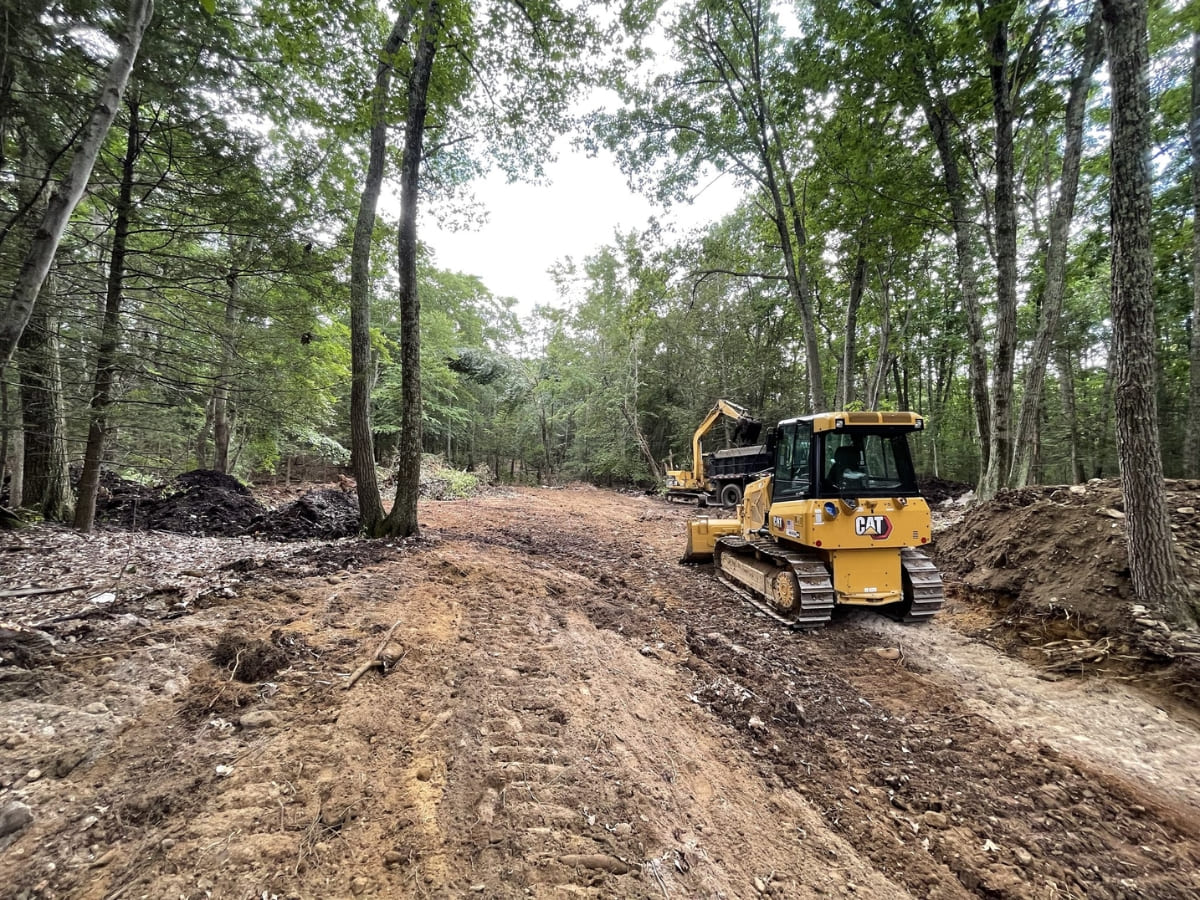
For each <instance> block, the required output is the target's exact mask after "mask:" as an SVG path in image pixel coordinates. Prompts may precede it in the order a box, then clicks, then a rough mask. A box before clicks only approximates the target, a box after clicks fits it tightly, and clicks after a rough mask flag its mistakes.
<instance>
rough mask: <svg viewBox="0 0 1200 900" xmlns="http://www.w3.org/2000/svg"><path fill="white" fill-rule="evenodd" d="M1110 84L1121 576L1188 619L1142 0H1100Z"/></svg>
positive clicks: (1153, 603)
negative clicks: (1123, 546)
mask: <svg viewBox="0 0 1200 900" xmlns="http://www.w3.org/2000/svg"><path fill="white" fill-rule="evenodd" d="M1102 9H1103V17H1104V33H1105V38H1106V43H1107V48H1108V65H1109V72H1110V81H1111V85H1112V145H1111V162H1112V171H1111V179H1112V185H1111V188H1110V194H1109V196H1110V202H1111V211H1110V221H1111V228H1112V293H1111V304H1112V322H1113V347H1112V354H1111V357H1110V359H1111V363H1110V365H1111V369H1112V379H1113V388H1114V390H1113V399H1114V403H1115V407H1116V426H1117V455H1118V459H1119V462H1120V466H1121V480H1122V488H1123V492H1124V496H1125V514H1126V517H1125V530H1126V537H1127V541H1128V546H1129V571H1130V580H1131V581H1132V582H1133V589H1134V593H1135V595H1136V596H1137V598H1138V600H1139V601H1140V602H1142V603H1144V604H1146V605H1147V606H1150V607H1152V608H1154V609H1158V610H1162V611H1164V612H1165V613H1166V614H1167V615H1169V616H1170V617H1171V618H1172V619H1174V620H1176V621H1194V618H1195V613H1194V611H1193V609H1192V608H1191V606H1190V604H1189V599H1190V598H1189V597H1188V594H1187V588H1186V585H1185V584H1184V582H1183V581H1182V579H1181V577H1180V574H1179V566H1178V563H1177V561H1176V558H1175V546H1174V540H1173V538H1172V537H1171V526H1170V521H1169V520H1168V517H1167V504H1166V497H1165V485H1164V482H1163V465H1162V449H1161V447H1160V444H1159V433H1158V404H1157V399H1156V391H1155V386H1156V374H1157V373H1156V367H1155V334H1154V294H1153V254H1152V251H1151V241H1150V212H1151V197H1150V172H1149V163H1150V146H1151V144H1150V92H1149V86H1148V79H1149V52H1148V49H1147V11H1146V0H1102Z"/></svg>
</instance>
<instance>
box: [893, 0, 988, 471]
mask: <svg viewBox="0 0 1200 900" xmlns="http://www.w3.org/2000/svg"><path fill="white" fill-rule="evenodd" d="M900 8H901V12H902V15H903V17H904V24H905V28H906V30H907V31H908V33H909V37H910V38H911V39H912V40H913V41H914V43H915V44H916V46H917V47H919V48H920V49H919V50H918V51H917V53H916V55H915V56H914V58H913V59H912V60H911V61H910V65H911V67H912V70H913V75H914V80H915V84H916V86H917V88H918V90H919V94H918V96H917V101H918V102H919V103H920V104H921V110H922V112H923V113H924V114H925V121H926V123H927V124H928V126H929V132H930V134H931V135H932V136H933V141H934V144H935V146H936V147H937V150H938V158H939V159H940V160H941V163H942V184H943V186H944V187H945V190H946V200H947V202H948V203H949V206H950V218H951V225H952V227H953V230H954V266H955V272H956V274H957V276H958V285H959V291H960V293H961V294H962V304H963V310H964V312H965V313H966V317H967V343H968V345H969V348H970V349H969V352H968V367H967V369H968V372H969V374H970V383H971V402H972V405H973V406H974V409H975V432H976V439H977V440H978V442H979V460H980V473H979V484H978V485H977V487H979V488H980V489H982V487H983V477H984V473H985V472H986V471H987V466H988V459H989V457H990V449H991V445H992V401H991V397H990V396H989V395H988V362H987V344H986V342H985V340H984V332H983V313H982V311H981V310H980V307H979V282H978V276H977V273H976V271H975V252H974V248H973V244H974V241H973V236H972V230H973V228H974V225H973V218H972V216H971V214H970V211H969V210H968V209H967V202H966V192H965V189H964V186H963V178H962V170H961V168H960V166H959V159H958V150H957V148H956V147H955V138H954V135H953V133H952V131H951V128H952V123H953V122H955V121H956V119H955V115H954V112H953V110H951V109H950V104H949V102H948V101H947V100H946V97H945V96H944V94H942V92H941V89H940V87H939V88H938V89H937V90H934V85H936V84H937V82H936V81H935V80H934V79H933V78H932V77H931V74H930V68H931V66H932V64H933V60H935V59H936V52H935V50H934V48H933V47H932V46H931V42H930V40H929V39H928V37H927V36H926V34H925V33H924V30H923V28H922V24H921V22H919V21H918V19H917V13H916V10H915V9H914V8H913V4H912V3H911V2H910V0H904V2H903V4H902V6H901V7H900Z"/></svg>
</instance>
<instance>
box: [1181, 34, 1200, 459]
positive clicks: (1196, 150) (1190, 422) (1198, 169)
mask: <svg viewBox="0 0 1200 900" xmlns="http://www.w3.org/2000/svg"><path fill="white" fill-rule="evenodd" d="M1189 126H1190V127H1189V130H1188V133H1189V135H1190V140H1189V143H1190V144H1191V150H1192V339H1191V347H1190V351H1191V352H1190V354H1189V358H1190V367H1191V371H1190V377H1189V383H1188V415H1187V425H1186V428H1185V430H1184V438H1183V474H1184V477H1186V478H1195V477H1197V476H1200V31H1198V32H1196V33H1195V34H1193V35H1192V112H1191V121H1190V122H1189Z"/></svg>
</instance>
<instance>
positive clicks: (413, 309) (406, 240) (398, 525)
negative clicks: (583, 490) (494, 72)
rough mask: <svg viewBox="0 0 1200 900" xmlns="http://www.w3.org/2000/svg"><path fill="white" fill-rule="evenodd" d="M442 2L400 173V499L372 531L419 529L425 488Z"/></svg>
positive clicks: (433, 5) (433, 2) (425, 46)
mask: <svg viewBox="0 0 1200 900" xmlns="http://www.w3.org/2000/svg"><path fill="white" fill-rule="evenodd" d="M441 29H442V6H441V3H440V2H439V0H427V2H426V5H425V18H424V22H423V23H422V25H421V38H420V41H419V42H418V44H417V47H416V51H415V53H414V54H413V63H412V71H411V72H410V73H409V77H408V113H407V116H406V119H405V129H404V165H403V168H402V170H401V173H400V232H399V235H398V237H397V241H396V256H397V265H398V268H399V276H400V366H401V369H402V371H403V381H402V383H401V387H400V412H401V421H400V444H399V447H398V448H397V451H398V452H397V461H396V500H395V502H394V503H393V504H392V509H391V512H389V513H388V515H387V518H385V519H384V520H383V521H382V522H381V523H380V525H379V526H378V527H377V528H376V529H375V531H374V532H373V533H375V534H376V536H377V537H382V536H387V537H409V536H413V535H417V534H419V533H420V525H419V523H418V522H417V496H418V493H419V491H420V486H421V412H422V406H421V299H420V297H419V296H418V294H417V200H418V192H419V189H420V185H421V157H422V155H423V153H424V141H425V119H426V116H427V115H428V112H429V99H428V98H429V81H430V78H431V76H432V74H433V57H434V54H435V53H436V52H437V46H438V44H437V42H438V41H439V40H440V39H441Z"/></svg>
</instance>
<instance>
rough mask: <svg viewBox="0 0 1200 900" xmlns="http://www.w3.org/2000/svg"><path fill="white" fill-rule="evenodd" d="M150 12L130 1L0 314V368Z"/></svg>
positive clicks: (82, 183) (149, 1) (149, 3)
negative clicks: (82, 124)
mask: <svg viewBox="0 0 1200 900" xmlns="http://www.w3.org/2000/svg"><path fill="white" fill-rule="evenodd" d="M153 11H154V3H153V0H130V6H129V20H128V22H127V23H126V29H125V33H124V34H123V35H122V36H121V38H120V39H119V41H118V42H117V53H116V56H114V57H113V61H112V63H111V65H110V66H109V70H108V75H107V77H106V78H105V80H104V84H103V85H102V86H101V88H100V93H99V94H98V95H97V97H96V105H95V107H94V108H93V109H92V112H91V115H90V116H89V118H88V122H87V125H86V126H85V128H84V130H83V134H82V136H81V138H80V141H79V145H78V149H77V150H76V151H75V155H74V157H72V159H71V166H70V168H69V169H68V170H67V175H66V177H65V178H64V179H63V181H62V183H61V184H60V185H59V186H58V190H56V191H55V192H54V196H53V197H51V198H50V203H49V205H48V206H47V207H46V213H45V215H44V216H43V217H42V221H41V224H40V225H39V226H38V230H37V233H36V234H35V235H34V238H33V244H32V246H30V248H29V252H28V253H27V254H26V256H25V261H24V263H22V265H21V271H20V272H19V273H18V275H17V280H16V282H15V283H14V285H13V290H12V294H11V296H10V297H9V299H8V303H7V305H6V306H5V308H4V310H3V313H0V369H2V368H4V366H5V365H7V363H8V361H9V360H10V359H11V358H12V355H13V351H14V350H15V349H16V347H17V342H18V341H19V340H20V339H21V333H22V332H23V331H24V330H25V326H26V325H27V324H28V322H29V318H30V316H31V315H32V314H33V306H34V303H35V302H36V301H37V296H38V292H39V291H40V290H41V289H42V284H43V282H45V280H46V276H47V275H48V274H49V272H50V264H51V263H52V262H53V261H54V255H55V253H56V252H57V251H58V243H59V241H60V240H61V239H62V235H63V231H65V230H66V227H67V222H68V221H70V218H71V214H72V213H73V212H74V211H75V207H76V206H77V205H78V204H79V200H80V198H82V197H83V192H84V189H85V188H86V187H87V183H88V179H89V178H90V177H91V174H92V167H93V166H94V165H95V163H96V156H97V155H98V154H99V152H100V147H101V145H102V144H103V143H104V138H105V136H106V135H107V134H108V129H109V127H110V126H111V125H112V122H113V119H114V118H115V117H116V115H117V107H118V106H119V105H120V103H121V94H122V93H123V92H124V90H125V84H126V82H127V81H128V80H129V73H130V71H131V70H132V69H133V63H134V60H136V59H137V53H138V48H139V47H140V46H141V43H142V35H143V34H144V33H145V31H146V26H147V24H149V22H150V16H151V15H152V14H153Z"/></svg>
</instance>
